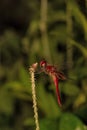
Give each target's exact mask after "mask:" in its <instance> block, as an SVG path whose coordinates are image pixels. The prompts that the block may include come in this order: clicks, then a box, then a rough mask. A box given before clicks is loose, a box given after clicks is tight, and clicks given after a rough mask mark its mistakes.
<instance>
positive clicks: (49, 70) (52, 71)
mask: <svg viewBox="0 0 87 130" xmlns="http://www.w3.org/2000/svg"><path fill="white" fill-rule="evenodd" d="M40 67H41V71H42V72H45V73H46V74H48V75H50V76H51V77H52V79H53V82H54V84H55V87H56V93H57V100H58V104H59V106H60V107H61V106H62V103H61V98H60V92H59V80H66V79H67V78H66V76H65V75H64V74H63V72H60V71H58V70H57V68H56V67H55V66H53V65H50V64H48V63H47V62H46V61H45V60H42V61H41V62H40Z"/></svg>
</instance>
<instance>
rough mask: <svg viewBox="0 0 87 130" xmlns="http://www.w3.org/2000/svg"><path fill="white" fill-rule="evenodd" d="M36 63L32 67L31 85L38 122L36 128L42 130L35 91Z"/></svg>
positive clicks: (36, 121) (30, 69)
mask: <svg viewBox="0 0 87 130" xmlns="http://www.w3.org/2000/svg"><path fill="white" fill-rule="evenodd" d="M34 65H35V64H33V65H32V66H31V67H30V68H29V71H30V74H31V83H32V85H31V87H32V98H33V108H34V118H35V124H36V130H40V128H39V120H38V109H37V99H36V91H35V75H34V73H35V69H36V68H35V67H34Z"/></svg>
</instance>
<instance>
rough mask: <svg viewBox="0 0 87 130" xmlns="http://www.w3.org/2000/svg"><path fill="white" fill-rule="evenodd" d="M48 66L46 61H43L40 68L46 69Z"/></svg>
mask: <svg viewBox="0 0 87 130" xmlns="http://www.w3.org/2000/svg"><path fill="white" fill-rule="evenodd" d="M46 65H47V62H46V61H45V60H42V61H41V62H40V67H41V68H45V67H46Z"/></svg>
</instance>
